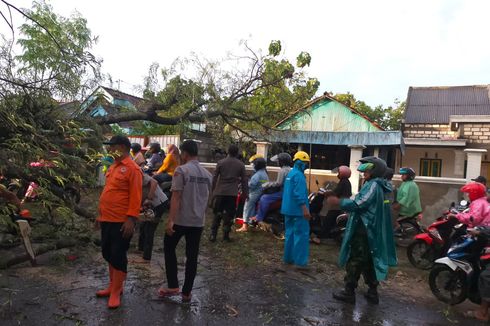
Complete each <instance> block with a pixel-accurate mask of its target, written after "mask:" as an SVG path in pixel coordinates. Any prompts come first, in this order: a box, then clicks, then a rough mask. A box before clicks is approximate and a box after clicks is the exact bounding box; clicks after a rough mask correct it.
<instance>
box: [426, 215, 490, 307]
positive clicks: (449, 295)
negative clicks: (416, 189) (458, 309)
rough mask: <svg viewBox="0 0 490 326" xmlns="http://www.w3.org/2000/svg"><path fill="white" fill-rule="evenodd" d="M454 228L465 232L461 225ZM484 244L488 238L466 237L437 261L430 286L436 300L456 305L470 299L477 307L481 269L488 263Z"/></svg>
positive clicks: (487, 249)
mask: <svg viewBox="0 0 490 326" xmlns="http://www.w3.org/2000/svg"><path fill="white" fill-rule="evenodd" d="M456 227H457V228H462V229H463V230H464V231H466V226H465V225H463V224H459V225H458V226H456ZM463 230H462V231H463ZM487 245H488V239H487V237H484V236H470V235H465V236H463V237H461V238H460V239H458V241H457V242H455V243H454V244H453V245H452V246H451V248H449V250H448V252H447V256H446V257H444V258H439V259H437V260H436V262H435V265H434V267H432V270H431V271H430V274H429V285H430V289H431V291H432V293H433V294H434V296H435V297H436V298H437V299H438V300H440V301H442V302H445V303H448V304H450V305H456V304H459V303H461V302H463V301H465V300H466V299H469V300H470V301H471V302H473V303H475V304H480V302H481V298H480V295H479V291H478V277H479V275H480V272H481V270H482V267H483V266H485V265H486V264H488V263H490V255H488V254H489V253H490V248H489V247H487Z"/></svg>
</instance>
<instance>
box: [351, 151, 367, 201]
mask: <svg viewBox="0 0 490 326" xmlns="http://www.w3.org/2000/svg"><path fill="white" fill-rule="evenodd" d="M348 147H349V148H350V163H349V167H350V169H351V170H352V175H351V177H350V178H349V180H350V183H351V184H352V193H353V194H357V193H358V192H359V180H360V177H361V175H360V173H359V171H357V168H358V167H359V160H360V159H361V158H362V151H363V150H364V149H365V148H366V146H363V145H349V146H348Z"/></svg>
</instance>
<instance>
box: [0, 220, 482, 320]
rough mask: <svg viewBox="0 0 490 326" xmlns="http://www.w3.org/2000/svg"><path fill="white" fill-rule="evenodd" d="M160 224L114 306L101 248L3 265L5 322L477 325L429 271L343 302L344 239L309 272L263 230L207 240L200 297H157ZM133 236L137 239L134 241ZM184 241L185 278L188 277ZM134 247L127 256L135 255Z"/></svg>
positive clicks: (0, 303) (321, 250)
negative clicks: (338, 294) (446, 298)
mask: <svg viewBox="0 0 490 326" xmlns="http://www.w3.org/2000/svg"><path fill="white" fill-rule="evenodd" d="M162 226H163V225H160V228H159V231H158V235H157V238H156V241H155V254H154V257H153V261H152V263H151V265H141V264H130V267H129V273H128V280H127V282H126V286H125V292H124V295H123V299H122V306H121V307H120V308H119V309H117V310H112V311H111V310H108V309H107V308H106V299H98V298H96V297H95V295H94V293H95V291H96V289H98V288H101V287H103V286H105V285H106V281H107V271H106V264H105V263H104V261H103V260H102V259H101V257H100V254H99V251H98V250H99V248H97V247H96V246H95V245H89V246H84V247H76V248H71V249H63V250H60V251H57V252H51V253H50V254H45V255H43V256H41V257H40V258H39V260H40V262H41V266H39V267H30V266H28V265H27V264H24V265H18V266H16V267H12V268H10V269H7V270H0V324H1V325H235V326H239V325H307V326H308V325H397V326H398V325H478V323H477V322H475V321H474V320H468V319H466V318H465V317H463V312H464V311H466V310H468V309H471V308H473V307H474V305H472V304H470V303H464V304H462V305H459V306H456V307H448V306H447V305H444V304H442V303H440V302H438V301H437V300H436V299H435V298H434V297H433V296H432V294H431V293H430V290H429V287H428V283H427V274H428V272H425V271H419V270H416V269H414V268H412V267H410V266H409V263H408V262H407V260H406V257H405V252H404V249H403V248H400V249H399V260H400V264H399V266H398V267H397V268H395V269H392V271H391V274H390V278H389V281H387V282H385V283H383V284H382V285H381V288H380V295H381V303H380V305H379V306H373V305H369V304H367V303H366V301H365V300H364V297H363V296H362V293H363V292H364V291H365V287H364V285H361V286H360V288H359V291H358V295H357V303H356V304H355V305H349V304H342V303H338V302H336V301H335V300H333V299H332V291H333V290H334V289H336V288H338V287H339V286H341V284H342V277H343V272H342V270H340V269H339V268H338V267H337V266H336V259H337V254H338V249H339V247H338V245H336V244H335V243H333V242H328V243H324V244H322V245H320V246H316V245H312V247H311V259H310V270H309V271H298V270H296V269H294V268H291V267H286V266H284V265H283V264H282V262H281V255H282V248H283V243H282V241H280V240H277V239H274V238H273V237H272V236H271V235H269V234H266V233H264V232H262V231H254V232H249V233H248V234H233V236H234V237H233V239H234V241H233V243H231V244H228V243H223V242H221V241H218V242H217V243H215V244H212V243H209V242H208V241H207V232H206V233H205V234H204V236H203V240H202V247H201V256H200V261H199V268H198V278H197V279H196V282H195V288H194V291H193V299H192V302H191V303H190V304H183V303H181V301H180V297H176V298H174V299H165V300H159V299H158V298H157V296H156V290H157V289H158V287H159V286H161V285H162V284H164V283H165V281H164V268H163V265H164V264H163V254H162V238H163V228H162ZM136 240H137V239H136V237H135V238H134V239H133V243H136ZM182 245H183V243H181V245H180V248H179V251H180V260H179V264H180V271H181V273H179V276H180V277H183V267H184V258H183V255H182V250H183V246H182ZM137 256H138V254H137V253H136V252H135V250H134V248H132V249H131V253H130V257H131V258H134V257H137Z"/></svg>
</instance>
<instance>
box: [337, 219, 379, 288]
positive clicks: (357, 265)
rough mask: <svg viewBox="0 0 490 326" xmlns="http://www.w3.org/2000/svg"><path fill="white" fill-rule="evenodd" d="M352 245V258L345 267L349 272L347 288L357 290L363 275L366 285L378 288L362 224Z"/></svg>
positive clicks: (346, 277)
mask: <svg viewBox="0 0 490 326" xmlns="http://www.w3.org/2000/svg"><path fill="white" fill-rule="evenodd" d="M350 244H351V249H350V257H349V260H348V261H347V264H346V266H345V269H346V272H347V273H346V275H345V278H344V282H345V286H346V287H349V288H351V289H355V288H357V283H358V281H359V278H360V277H361V275H362V276H363V278H364V282H365V283H366V285H368V286H369V287H377V286H378V280H377V279H376V272H375V270H374V264H373V258H372V256H371V249H370V248H369V242H368V236H367V232H366V229H365V227H364V225H362V223H359V225H358V227H357V229H356V232H355V233H354V234H353V236H352V239H351V242H350Z"/></svg>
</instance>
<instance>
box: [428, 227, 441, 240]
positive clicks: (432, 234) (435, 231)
mask: <svg viewBox="0 0 490 326" xmlns="http://www.w3.org/2000/svg"><path fill="white" fill-rule="evenodd" d="M429 233H430V235H431V236H433V237H434V238H436V239H437V240H440V241H443V240H442V237H441V234H440V233H439V231H437V229H429Z"/></svg>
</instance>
